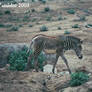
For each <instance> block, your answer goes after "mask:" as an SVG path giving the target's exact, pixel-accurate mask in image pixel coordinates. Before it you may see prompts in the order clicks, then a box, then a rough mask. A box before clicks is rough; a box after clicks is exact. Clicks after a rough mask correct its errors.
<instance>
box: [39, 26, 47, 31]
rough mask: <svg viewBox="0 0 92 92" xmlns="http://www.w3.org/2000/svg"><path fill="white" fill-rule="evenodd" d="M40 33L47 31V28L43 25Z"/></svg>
mask: <svg viewBox="0 0 92 92" xmlns="http://www.w3.org/2000/svg"><path fill="white" fill-rule="evenodd" d="M40 31H48V28H47V27H46V26H45V25H44V26H42V27H41V28H40Z"/></svg>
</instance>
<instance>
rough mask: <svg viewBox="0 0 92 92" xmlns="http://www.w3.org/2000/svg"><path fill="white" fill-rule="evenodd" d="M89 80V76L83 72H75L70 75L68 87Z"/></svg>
mask: <svg viewBox="0 0 92 92" xmlns="http://www.w3.org/2000/svg"><path fill="white" fill-rule="evenodd" d="M88 80H89V76H88V75H87V74H86V73H83V72H76V73H73V74H71V80H70V85H71V86H79V85H82V84H83V83H85V82H87V81H88Z"/></svg>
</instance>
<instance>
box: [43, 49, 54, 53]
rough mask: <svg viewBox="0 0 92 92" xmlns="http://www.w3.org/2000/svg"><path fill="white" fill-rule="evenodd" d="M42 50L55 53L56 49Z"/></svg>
mask: <svg viewBox="0 0 92 92" xmlns="http://www.w3.org/2000/svg"><path fill="white" fill-rule="evenodd" d="M44 52H45V53H51V54H54V53H56V49H44Z"/></svg>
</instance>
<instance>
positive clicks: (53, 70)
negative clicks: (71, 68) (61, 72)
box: [52, 54, 59, 73]
mask: <svg viewBox="0 0 92 92" xmlns="http://www.w3.org/2000/svg"><path fill="white" fill-rule="evenodd" d="M58 57H59V55H58V54H56V59H55V63H54V65H53V69H52V72H53V73H55V67H56V64H57V61H58Z"/></svg>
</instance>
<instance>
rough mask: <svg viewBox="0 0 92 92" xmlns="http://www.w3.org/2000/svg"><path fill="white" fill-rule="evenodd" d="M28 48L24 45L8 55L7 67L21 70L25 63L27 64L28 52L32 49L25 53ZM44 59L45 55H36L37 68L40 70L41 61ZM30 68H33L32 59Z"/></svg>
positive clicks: (41, 67)
mask: <svg viewBox="0 0 92 92" xmlns="http://www.w3.org/2000/svg"><path fill="white" fill-rule="evenodd" d="M27 50H28V48H27V47H26V46H25V47H24V48H23V49H22V50H20V51H17V52H16V51H14V52H13V53H11V54H10V55H9V58H8V60H9V61H8V62H9V64H10V67H9V69H10V70H17V71H23V70H24V68H25V66H26V64H27V58H28V56H29V55H30V54H32V51H30V52H29V53H27ZM44 61H45V57H44V56H43V54H42V53H41V54H40V55H39V57H38V62H39V68H40V69H41V70H42V69H43V62H44ZM30 63H31V68H34V60H33V59H32V60H31V62H30Z"/></svg>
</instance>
